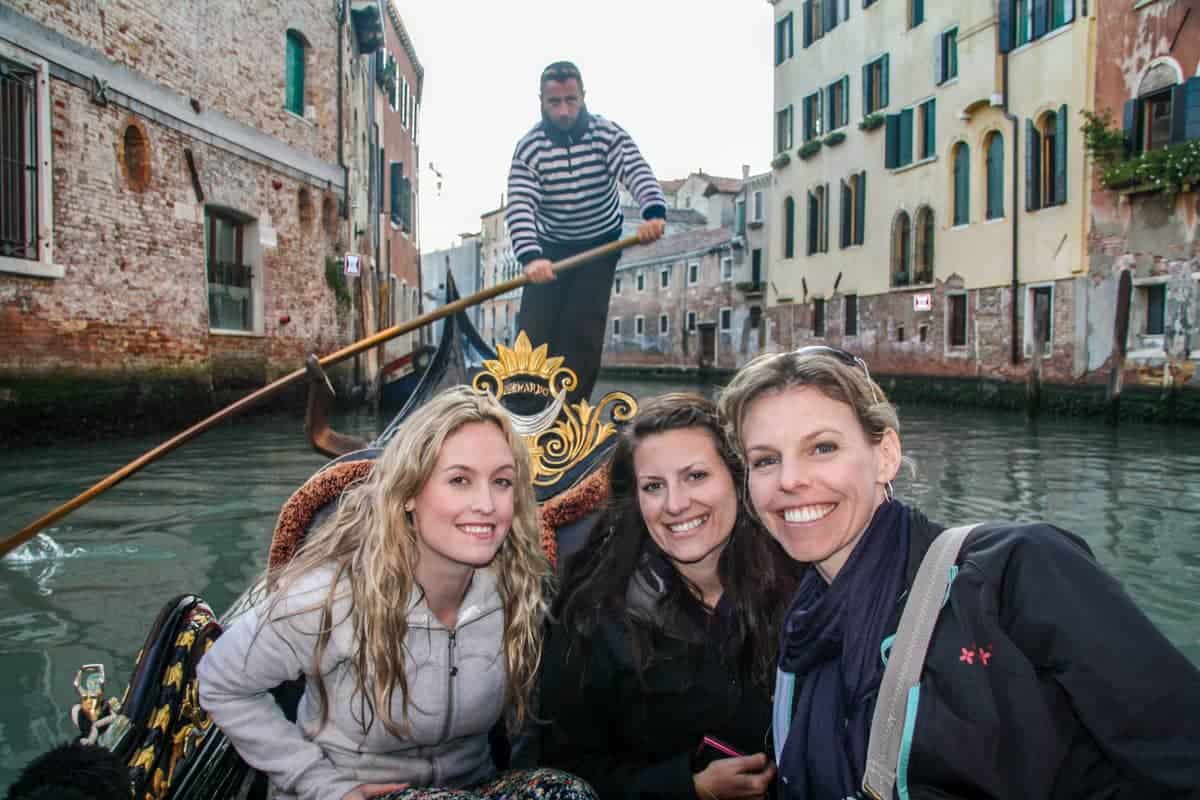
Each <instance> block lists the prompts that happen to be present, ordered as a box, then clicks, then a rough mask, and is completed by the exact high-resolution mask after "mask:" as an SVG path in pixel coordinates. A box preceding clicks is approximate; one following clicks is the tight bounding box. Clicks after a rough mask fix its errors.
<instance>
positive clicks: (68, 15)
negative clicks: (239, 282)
mask: <svg viewBox="0 0 1200 800" xmlns="http://www.w3.org/2000/svg"><path fill="white" fill-rule="evenodd" d="M201 14H203V18H201V17H200V16H199V15H201ZM0 16H3V17H4V21H5V23H6V24H5V25H3V26H0V28H3V29H5V31H7V32H0V56H3V57H4V58H6V59H9V60H10V61H15V62H17V63H20V64H23V65H29V66H35V67H36V66H37V65H39V64H40V65H41V66H40V69H41V70H42V72H41V73H40V74H41V75H43V76H45V75H47V73H48V69H49V68H55V72H54V75H53V77H52V78H50V79H49V80H48V81H47V84H48V85H47V86H46V89H45V95H44V99H45V100H46V101H48V104H49V110H50V114H49V129H50V132H49V137H48V140H47V141H48V143H49V148H48V149H49V152H48V153H43V154H42V155H43V156H48V158H46V159H45V161H44V162H43V168H45V169H48V170H49V171H50V172H49V174H50V176H51V179H50V181H49V182H48V183H47V184H45V188H48V189H49V190H50V195H51V197H50V209H51V213H50V215H49V216H50V218H51V221H52V225H51V227H52V242H53V246H52V252H53V255H52V258H51V259H47V260H45V261H44V262H43V263H40V264H39V263H37V262H30V263H29V264H24V263H21V262H19V261H18V260H16V259H11V258H6V259H2V260H0V261H3V263H0V384H2V385H0V404H2V405H3V406H4V407H6V409H7V410H8V411H9V412H10V413H9V418H10V421H11V419H16V418H20V419H24V420H27V421H28V420H35V419H37V418H38V416H39V410H38V409H37V408H31V407H30V404H31V403H34V402H35V401H34V399H33V398H37V397H44V396H45V392H44V391H43V390H44V389H45V387H46V386H48V385H53V386H56V387H60V388H61V387H63V386H68V385H69V387H70V391H69V392H68V394H70V393H74V394H73V395H72V396H75V397H77V398H79V399H80V401H81V402H83V401H84V400H85V399H86V397H87V396H88V395H89V394H94V392H90V390H89V388H88V387H89V385H90V384H89V381H99V382H104V381H109V382H111V381H114V380H120V381H124V382H126V383H130V382H132V383H137V382H139V381H140V382H143V383H155V382H162V381H167V382H170V381H180V382H182V383H183V384H186V385H189V386H191V387H193V389H194V390H195V392H196V393H197V398H195V399H196V402H197V403H199V404H200V405H203V404H204V402H211V400H212V392H213V390H214V389H215V390H218V391H219V390H221V389H222V388H229V387H244V386H252V385H259V384H261V383H262V382H263V381H265V380H267V379H269V378H271V377H274V376H276V375H278V374H281V373H283V372H288V371H291V370H292V369H295V368H296V367H297V366H299V365H300V364H301V363H302V361H303V357H304V355H305V354H306V353H309V352H329V351H331V350H333V349H336V348H337V347H339V346H341V345H343V344H345V343H346V342H347V341H348V340H349V339H350V336H351V333H352V332H351V323H350V319H349V315H348V313H347V309H346V307H345V306H344V305H339V303H338V301H337V299H336V295H335V290H334V288H333V287H332V286H331V285H330V283H329V281H328V280H327V277H326V266H325V259H326V256H336V255H339V254H340V250H339V249H338V247H337V244H339V243H341V244H343V245H344V243H345V242H346V241H347V239H348V237H347V233H346V229H345V225H344V221H343V220H342V219H341V217H340V215H339V210H338V206H339V199H340V197H341V191H342V189H341V185H340V183H341V170H340V168H338V167H337V166H336V164H335V163H333V162H335V160H336V157H337V137H338V133H337V126H336V123H337V97H336V80H337V47H338V39H337V31H338V26H337V21H336V19H335V17H334V15H333V11H332V10H331V7H330V6H329V4H328V3H324V2H318V1H317V0H289V1H288V2H286V3H280V4H275V5H274V6H272V7H270V8H266V9H259V10H256V11H255V12H254V13H249V12H247V11H246V10H245V9H244V8H243V7H240V6H236V5H229V6H226V5H222V4H218V5H212V4H209V5H207V6H203V7H201V6H194V5H189V4H183V5H180V4H174V5H172V4H168V3H162V2H148V3H140V4H116V5H109V4H105V5H103V6H101V5H99V4H96V3H94V2H87V1H86V0H78V1H77V2H64V3H43V2H36V1H30V2H17V3H15V4H13V7H12V8H8V9H5V8H0ZM289 29H292V30H296V31H299V32H300V33H301V34H302V36H303V37H304V40H305V41H306V43H307V46H306V47H305V54H304V58H305V95H304V104H305V114H304V116H303V117H301V116H297V115H295V114H292V113H290V112H288V111H286V110H285V109H284V107H283V103H284V101H283V97H284V91H285V81H286V76H285V69H284V62H285V36H286V32H287V31H288V30H289ZM349 35H350V34H349V28H348V27H347V29H346V37H347V38H346V39H344V40H343V42H342V44H343V47H344V48H345V49H346V58H347V59H349V57H350V48H349V41H350V39H349ZM92 69H94V70H95V71H96V72H97V73H98V74H100V75H104V76H107V78H106V80H109V79H111V86H110V87H109V89H108V91H107V92H100V93H99V95H100V96H97V94H98V93H97V92H96V91H95V89H94V88H93V86H92V85H90V82H89V80H88V78H89V77H90V76H89V75H88V71H89V70H92ZM180 109H186V111H183V112H181V110H180ZM39 127H40V126H39ZM189 153H190V161H189ZM193 167H194V174H193ZM335 181H336V182H335ZM198 192H199V194H198ZM200 195H202V197H201V196H200ZM213 212H216V213H223V214H225V215H227V216H228V217H229V218H231V219H234V220H236V221H237V223H238V224H240V225H241V230H242V247H243V250H242V261H243V263H246V264H247V265H248V266H249V267H250V269H251V273H250V283H251V286H252V290H251V293H252V295H253V298H254V299H253V302H252V315H253V324H252V325H251V329H250V330H249V331H246V332H228V331H223V330H213V324H212V323H213V321H212V320H211V319H210V301H209V287H208V272H207V266H206V264H207V260H206V218H207V216H208V214H210V213H213ZM45 244H46V245H47V246H48V245H49V239H47V241H46V242H45ZM27 266H28V267H29V269H26V267H27ZM23 273H24V274H23ZM68 379H69V380H68ZM64 380H67V383H62V381H64ZM206 398H207V399H206ZM114 410H115V411H117V412H120V411H121V409H114ZM18 412H19V413H18ZM126 413H132V411H130V410H129V409H126Z"/></svg>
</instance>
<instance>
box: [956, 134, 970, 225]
mask: <svg viewBox="0 0 1200 800" xmlns="http://www.w3.org/2000/svg"><path fill="white" fill-rule="evenodd" d="M970 221H971V150H970V148H969V147H967V143H966V142H959V143H958V144H956V145H955V146H954V224H955V225H966V224H967V223H968V222H970Z"/></svg>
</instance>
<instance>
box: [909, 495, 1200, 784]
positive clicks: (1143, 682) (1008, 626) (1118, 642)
mask: <svg viewBox="0 0 1200 800" xmlns="http://www.w3.org/2000/svg"><path fill="white" fill-rule="evenodd" d="M911 513H912V518H911V519H912V524H911V528H910V529H911V532H912V535H911V541H910V547H909V559H908V574H907V578H906V581H905V585H906V586H907V587H911V586H912V583H913V580H914V578H915V577H916V571H917V568H918V567H919V565H920V562H921V559H922V557H924V555H925V553H926V551H927V550H928V549H929V545H930V543H931V542H932V541H933V538H934V537H935V536H936V535H937V534H938V533H939V532H940V531H941V528H940V527H938V526H936V525H933V524H932V523H930V522H929V521H928V520H927V519H925V518H924V517H923V516H921V515H920V514H919V513H917V512H911ZM905 596H907V592H906V593H905ZM902 601H903V598H901V599H900V601H899V602H898V603H897V606H896V612H895V620H894V621H893V624H892V625H891V626H890V628H889V629H890V630H895V626H896V624H898V622H899V618H900V613H901V611H902V609H903V602H902ZM915 701H916V709H915V710H916V724H915V727H914V729H913V734H912V737H911V740H910V741H907V742H905V745H904V746H902V748H901V770H900V778H901V781H906V783H907V792H906V794H902V793H901V792H899V791H897V796H898V797H901V798H904V797H909V798H1028V800H1040V799H1041V798H1046V799H1047V800H1051V799H1053V800H1060V799H1061V800H1066V798H1129V799H1130V800H1133V798H1138V799H1139V800H1150V799H1151V798H1160V797H1164V798H1165V797H1193V796H1200V672H1197V670H1196V667H1195V666H1193V665H1192V664H1191V663H1190V662H1189V661H1188V660H1187V658H1186V657H1184V656H1183V654H1182V653H1180V652H1179V651H1178V650H1177V649H1176V648H1175V647H1173V646H1172V645H1171V644H1170V642H1168V641H1167V640H1166V638H1164V637H1163V635H1162V634H1161V633H1160V632H1159V631H1158V629H1157V628H1155V626H1154V625H1153V623H1151V622H1150V620H1148V619H1147V618H1146V616H1145V615H1144V614H1143V613H1142V612H1141V611H1140V610H1139V609H1138V607H1137V606H1136V605H1135V604H1134V602H1133V600H1132V599H1130V597H1129V595H1127V594H1126V593H1125V591H1124V590H1123V589H1122V588H1121V585H1120V584H1119V583H1118V582H1117V580H1116V579H1115V578H1113V577H1112V576H1110V575H1109V574H1108V573H1107V572H1105V571H1104V570H1103V569H1102V568H1101V567H1100V566H1099V565H1098V564H1097V563H1096V561H1095V560H1094V558H1093V556H1092V553H1091V551H1090V549H1089V548H1088V546H1087V544H1085V543H1084V541H1083V540H1082V539H1080V538H1079V537H1077V536H1075V535H1074V534H1071V533H1069V532H1067V531H1064V530H1062V529H1059V528H1055V527H1052V526H1050V525H1044V524H1028V525H1017V524H1004V523H995V524H987V525H983V526H981V527H980V528H978V529H976V530H975V531H974V532H973V533H972V534H971V536H970V537H969V538H968V539H967V540H966V542H965V543H964V545H963V550H962V553H961V554H960V556H959V561H958V571H957V574H956V576H955V578H954V581H953V583H952V584H951V586H950V591H949V597H948V600H947V603H946V605H945V606H944V607H943V609H942V612H941V615H940V617H939V618H938V623H937V627H936V628H935V629H934V634H933V640H932V642H931V644H930V649H929V654H928V657H927V658H926V661H925V668H924V671H923V672H922V675H921V680H920V686H919V692H918V694H917V697H916V698H915ZM910 702H911V701H910ZM911 713H912V708H911V706H910V714H911ZM906 750H907V755H906V753H905V751H906ZM905 758H907V764H906V768H905ZM901 781H898V782H897V789H898V790H899V789H900V787H901Z"/></svg>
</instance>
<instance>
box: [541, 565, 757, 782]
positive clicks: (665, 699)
mask: <svg viewBox="0 0 1200 800" xmlns="http://www.w3.org/2000/svg"><path fill="white" fill-rule="evenodd" d="M642 577H643V574H642V573H641V571H639V573H638V576H637V577H635V578H634V579H633V581H632V582H631V588H630V593H629V595H628V596H629V598H630V600H629V605H630V608H631V609H633V612H632V613H629V614H628V617H627V619H618V618H615V617H614V616H612V615H609V616H606V617H605V618H604V619H603V620H602V621H601V623H600V624H599V625H598V626H597V628H596V630H595V631H594V632H593V633H592V635H590V636H588V637H587V638H586V639H585V640H581V639H580V638H579V637H578V636H576V635H574V634H573V633H568V632H567V631H566V630H565V629H564V628H563V627H562V626H561V625H555V626H552V627H551V630H550V633H549V635H548V637H547V642H546V650H545V655H544V658H543V667H542V669H543V671H542V684H541V710H540V716H541V717H542V718H543V719H545V720H547V721H548V723H549V724H548V725H547V726H546V727H545V728H544V731H543V736H542V742H541V747H542V758H541V762H542V763H543V764H544V765H546V766H551V767H557V768H560V769H564V770H567V771H569V772H572V773H574V774H576V775H578V776H580V777H581V778H583V779H585V780H586V781H588V782H589V783H590V784H591V785H592V786H593V787H594V788H595V789H596V791H597V792H598V793H599V795H600V798H601V800H617V799H618V798H680V799H681V800H682V799H684V798H686V799H687V800H695V797H696V794H695V789H694V788H693V784H692V774H693V769H694V768H695V767H696V766H698V765H696V764H694V763H693V757H694V754H695V751H696V748H697V746H698V745H699V744H700V740H701V739H702V738H703V737H704V736H705V735H710V736H714V737H716V738H718V739H720V740H722V741H724V742H726V743H728V744H730V745H732V746H733V747H734V748H736V749H737V750H739V751H740V752H742V753H744V754H746V755H752V754H754V753H763V752H768V749H767V742H768V732H769V727H770V721H771V699H770V692H769V690H768V689H767V688H764V687H761V686H756V685H755V684H754V683H753V682H752V681H751V680H749V678H747V677H745V676H743V675H740V674H739V672H740V671H739V670H738V669H736V668H734V667H732V666H731V665H729V664H728V663H727V662H726V659H724V658H723V657H722V656H723V651H724V650H726V649H727V648H723V647H722V646H721V637H722V634H721V630H722V628H721V626H720V624H719V621H714V622H715V625H716V626H715V627H710V626H705V625H704V623H703V622H702V621H699V622H698V620H697V618H696V617H695V615H684V616H687V617H690V619H683V618H680V615H676V616H675V618H672V619H664V618H662V617H659V616H656V615H655V614H654V612H653V608H652V606H653V598H654V596H655V595H656V594H658V593H659V587H655V586H652V585H651V586H648V585H647V584H646V582H645V581H644V580H640V578H642ZM635 595H640V598H635ZM697 606H698V604H697ZM639 608H640V610H641V611H644V612H648V613H638V610H639ZM701 613H702V612H701ZM627 625H640V626H645V627H644V628H643V630H644V631H646V632H647V633H648V634H649V635H650V636H651V637H652V639H651V641H652V643H653V651H654V653H655V658H654V659H653V661H652V662H651V663H650V664H649V665H648V666H647V667H646V669H645V672H644V674H643V675H642V676H641V678H640V679H639V676H638V672H637V669H636V666H635V662H634V656H633V646H634V645H633V638H632V637H631V635H630V631H629V629H628V628H627V627H626V626H627Z"/></svg>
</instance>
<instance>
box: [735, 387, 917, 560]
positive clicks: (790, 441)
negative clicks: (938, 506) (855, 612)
mask: <svg viewBox="0 0 1200 800" xmlns="http://www.w3.org/2000/svg"><path fill="white" fill-rule="evenodd" d="M742 439H743V441H742V445H743V449H744V451H745V453H746V463H747V466H748V468H749V484H750V499H751V502H752V503H753V505H754V508H755V510H756V512H757V513H758V515H759V517H760V519H762V521H763V524H765V525H766V527H767V529H768V530H770V531H771V534H772V535H773V536H774V537H775V538H776V539H777V540H778V541H779V543H780V544H781V545H782V546H783V549H784V550H786V551H787V553H788V555H790V556H791V557H792V558H794V559H796V560H797V561H801V562H810V563H813V564H816V566H817V569H819V570H820V571H821V574H822V575H823V576H825V579H826V580H828V581H832V580H833V579H834V578H835V577H836V576H837V573H838V571H839V570H840V569H841V568H842V566H843V565H844V564H845V563H846V559H848V558H849V557H850V554H851V553H852V552H853V551H854V546H855V545H856V544H857V543H858V540H859V538H861V537H862V534H863V532H864V531H865V530H866V528H867V525H868V524H869V523H870V521H871V517H872V516H873V515H874V513H875V509H877V508H878V507H879V505H880V504H881V503H882V502H883V501H884V499H885V497H886V495H885V491H884V487H885V486H886V485H887V483H888V481H890V480H892V478H894V477H895V476H896V472H897V471H898V469H899V466H900V439H899V437H898V436H897V435H896V432H895V431H894V430H892V429H890V428H889V429H888V430H887V431H886V432H885V433H884V434H883V437H882V438H881V440H880V441H879V442H872V441H871V440H870V439H869V438H868V437H867V435H866V433H865V432H864V431H863V428H862V425H860V424H859V421H858V418H857V417H856V416H855V414H854V410H853V409H852V408H851V407H850V406H849V405H847V404H846V403H842V402H839V401H837V400H833V399H831V398H830V397H829V396H828V395H826V394H824V393H823V392H821V391H820V390H819V389H816V388H813V387H811V386H799V387H792V388H789V389H784V390H782V391H778V392H768V393H766V394H763V395H762V396H760V397H758V398H756V399H755V400H753V401H752V402H751V403H750V405H749V406H748V407H747V409H746V413H745V415H744V417H743V422H742Z"/></svg>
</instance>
